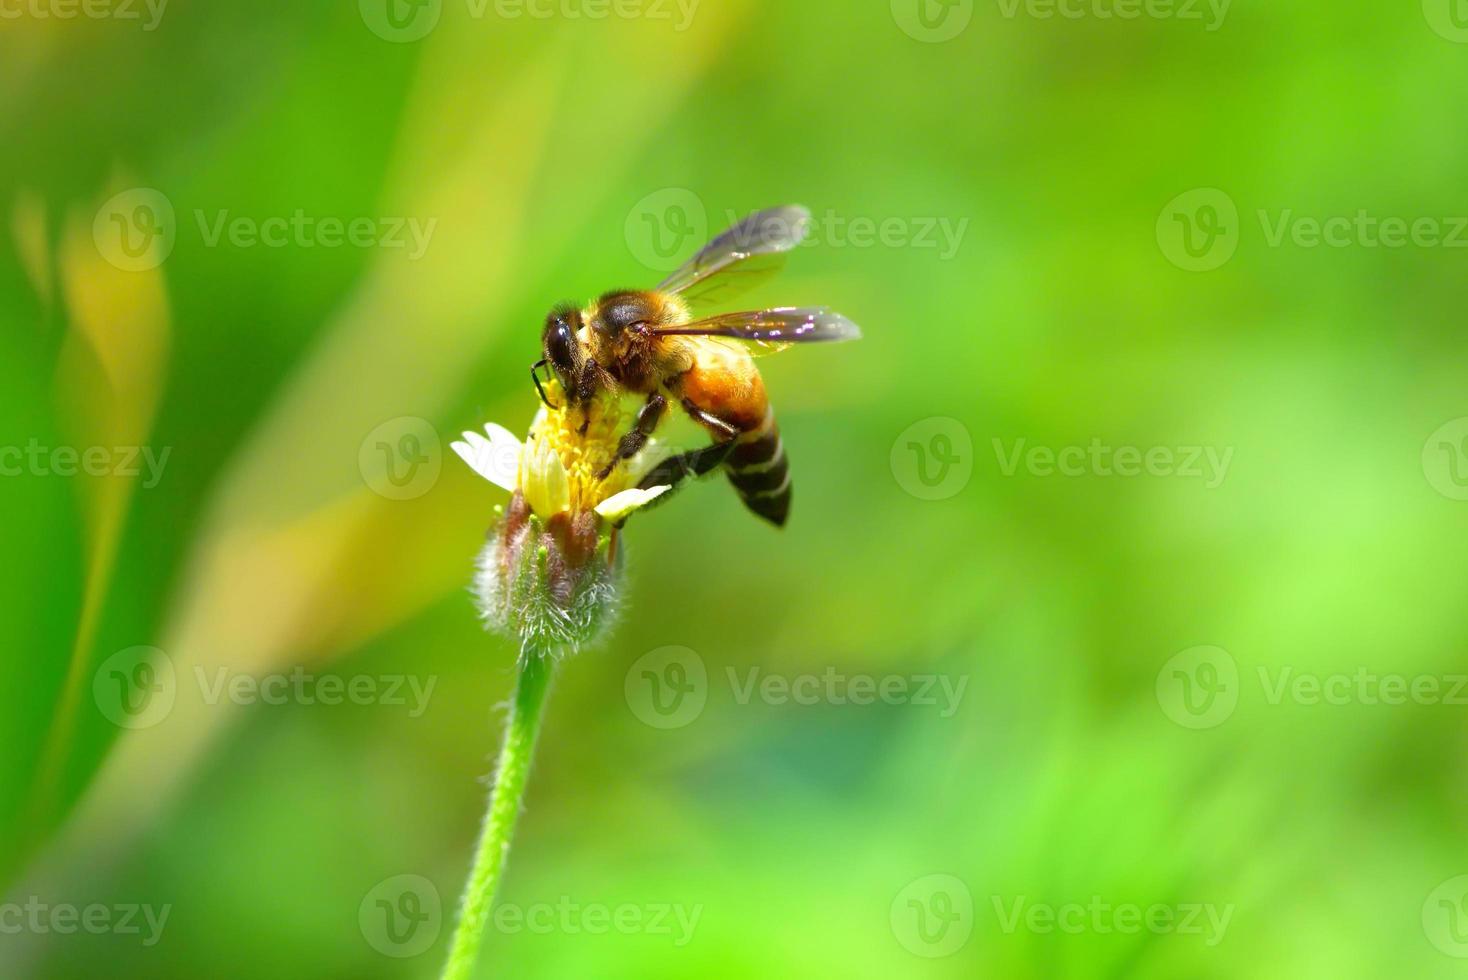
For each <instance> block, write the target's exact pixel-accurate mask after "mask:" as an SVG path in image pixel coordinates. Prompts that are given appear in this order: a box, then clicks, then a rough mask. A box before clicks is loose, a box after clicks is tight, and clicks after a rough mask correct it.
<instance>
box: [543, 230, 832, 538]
mask: <svg viewBox="0 0 1468 980" xmlns="http://www.w3.org/2000/svg"><path fill="white" fill-rule="evenodd" d="M809 224H810V212H809V211H807V210H806V209H805V208H803V207H799V206H794V205H790V206H785V207H778V208H770V209H768V210H764V211H758V212H756V213H754V214H752V215H750V216H749V217H748V218H745V219H744V220H743V221H741V222H739V223H738V224H737V225H735V226H734V227H732V228H730V229H729V230H728V231H725V232H724V233H723V234H721V235H719V236H718V237H717V238H715V239H714V240H713V241H711V242H709V243H708V244H707V245H705V246H704V247H703V248H702V249H701V250H700V251H699V252H698V254H696V255H694V256H693V257H692V258H691V259H689V260H688V261H687V262H686V263H684V264H683V265H682V266H681V267H679V268H678V269H677V271H675V272H674V273H673V274H672V275H670V276H668V278H667V279H665V280H663V281H662V282H661V283H659V284H658V286H657V287H656V288H655V289H650V290H617V291H613V292H610V293H607V294H605V295H603V296H602V297H601V298H600V299H597V300H595V301H594V302H592V303H591V305H590V306H588V307H587V308H586V309H584V310H583V309H579V308H577V307H576V306H575V305H574V304H563V305H561V306H557V307H556V308H554V309H553V310H551V312H550V315H549V316H547V317H546V321H545V328H544V331H543V332H542V334H541V352H542V355H543V356H542V358H541V360H539V361H537V362H536V363H535V364H534V365H533V366H532V367H531V369H530V376H531V378H532V379H533V380H534V381H535V387H536V390H537V391H539V392H540V397H541V399H542V400H543V401H545V403H546V404H547V405H548V406H550V407H552V408H557V407H559V406H555V405H552V403H551V401H550V399H548V398H547V397H546V393H545V389H544V388H543V387H542V386H541V381H540V373H539V372H540V370H541V368H543V367H545V366H546V365H549V366H550V368H551V370H552V371H553V372H554V374H555V377H556V380H557V381H558V382H559V383H560V387H561V390H562V391H563V392H564V395H565V398H566V401H567V403H568V406H569V407H570V408H578V407H581V408H583V409H584V407H585V406H587V405H589V404H590V402H591V400H592V399H593V398H596V397H597V396H598V395H599V394H602V393H605V392H607V391H612V392H631V393H636V394H639V395H645V396H646V401H645V402H644V403H643V405H642V407H641V409H640V410H639V411H638V413H637V417H636V420H635V421H634V422H633V424H632V427H631V428H630V429H629V430H628V431H627V433H626V434H625V435H623V436H622V437H621V438H620V440H619V441H618V443H617V449H616V452H615V453H614V454H613V456H612V460H611V462H610V463H608V464H607V466H606V468H605V469H603V470H602V471H601V473H600V474H598V476H599V477H600V478H601V479H605V478H606V477H607V476H608V475H610V474H611V472H612V471H613V469H614V468H615V467H616V466H619V465H622V464H623V463H625V461H627V460H629V459H631V458H632V457H634V456H636V455H637V453H638V452H639V451H641V450H642V448H643V446H645V445H646V444H647V441H648V439H649V438H651V436H652V435H653V433H654V432H655V431H656V430H657V427H658V424H659V423H660V422H661V421H662V420H663V418H664V416H665V415H666V414H667V411H668V406H669V405H670V404H677V405H678V406H680V407H681V408H682V409H683V411H685V412H687V413H688V415H689V416H690V417H691V418H692V419H693V420H694V421H695V422H697V423H698V424H699V425H701V426H702V427H703V428H705V429H707V430H708V432H709V434H710V435H711V436H712V437H713V442H712V443H711V445H709V446H708V447H705V448H703V449H697V450H693V451H691V452H687V453H683V454H681V455H678V456H675V457H673V458H672V459H669V460H666V461H664V462H662V463H660V464H659V465H658V466H657V467H655V468H654V469H653V470H652V471H651V472H650V473H648V474H647V476H646V477H644V478H643V480H642V481H641V483H640V486H641V487H642V488H644V489H646V488H651V487H654V486H660V485H663V484H668V485H671V486H675V487H676V486H677V484H678V483H679V482H681V481H682V480H683V479H684V478H685V477H687V476H690V475H691V476H703V475H705V474H707V473H710V472H712V471H713V470H714V469H715V468H716V467H718V466H723V467H724V468H725V470H726V471H727V473H728V477H729V482H730V483H732V484H733V485H734V489H735V491H736V492H738V494H739V498H740V500H741V501H743V503H744V506H745V507H747V508H749V509H750V510H751V511H753V512H754V513H755V514H757V515H759V516H760V517H762V518H764V519H765V520H767V521H769V522H770V523H772V524H774V525H776V526H777V527H779V526H783V525H784V524H785V521H786V519H787V518H788V517H789V514H790V500H791V491H790V464H789V462H788V461H787V460H786V458H785V447H784V443H783V442H782V440H781V438H780V430H779V428H778V427H777V426H776V424H775V415H774V411H773V410H772V409H771V407H770V403H769V399H768V397H767V396H766V393H765V385H764V381H763V379H762V378H761V377H760V373H759V370H758V368H756V366H755V363H754V360H753V355H757V354H765V353H771V352H773V351H777V350H783V349H785V348H787V347H789V346H790V345H792V344H800V343H814V342H818V341H837V340H855V339H857V338H859V337H860V336H861V331H860V330H859V329H858V328H857V326H856V324H854V323H852V322H851V321H850V320H848V319H847V318H846V317H844V316H842V315H841V314H839V313H835V312H833V311H832V310H830V309H827V308H825V307H776V308H773V309H766V310H752V311H745V312H740V313H721V314H717V315H714V316H709V317H705V318H703V319H694V318H693V315H692V313H691V307H692V306H693V305H695V304H701V303H707V302H709V301H710V300H712V299H715V298H719V297H723V298H727V297H728V296H729V295H731V294H732V293H733V292H735V291H737V290H742V289H743V288H746V287H748V286H752V285H754V284H755V283H756V282H760V281H763V280H764V279H765V278H767V277H768V276H770V275H772V274H773V273H774V272H776V271H778V269H779V268H780V267H781V266H782V265H783V264H784V259H785V257H786V253H788V252H789V251H790V250H791V249H793V248H795V246H797V245H799V244H800V242H801V241H802V240H803V239H804V238H805V235H806V231H807V229H808V227H809ZM584 427H585V425H584V423H583V429H584Z"/></svg>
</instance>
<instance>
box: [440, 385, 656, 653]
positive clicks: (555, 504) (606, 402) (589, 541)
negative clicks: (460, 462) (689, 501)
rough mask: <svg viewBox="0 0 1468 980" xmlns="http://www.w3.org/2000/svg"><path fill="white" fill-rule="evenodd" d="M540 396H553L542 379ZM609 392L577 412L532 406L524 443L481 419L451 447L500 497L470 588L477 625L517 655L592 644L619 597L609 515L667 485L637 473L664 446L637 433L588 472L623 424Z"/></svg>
mask: <svg viewBox="0 0 1468 980" xmlns="http://www.w3.org/2000/svg"><path fill="white" fill-rule="evenodd" d="M547 394H549V395H550V397H551V399H552V401H554V402H555V403H557V404H560V405H565V404H566V399H565V398H564V397H562V396H561V393H560V392H559V390H557V389H556V388H555V387H554V386H550V387H549V388H548V391H547ZM634 414H635V413H634V411H633V410H631V409H629V408H627V407H626V406H624V404H623V402H622V399H621V398H620V397H619V396H617V395H615V394H613V393H610V392H608V393H604V394H602V395H599V396H597V397H596V398H595V399H593V400H592V402H591V404H590V405H589V406H588V407H587V409H586V411H585V413H584V414H583V413H582V412H581V411H579V410H578V411H569V410H566V409H552V408H549V407H546V406H543V407H542V408H541V409H540V412H539V413H538V414H537V415H536V416H535V421H534V422H533V423H531V426H530V433H529V435H528V437H527V438H526V440H525V442H524V443H523V444H521V442H520V441H519V440H518V439H516V438H515V437H514V436H513V435H512V434H510V432H509V431H508V430H507V429H505V428H503V427H502V426H499V425H495V424H494V423H490V424H488V425H486V426H485V427H484V435H480V434H479V433H477V432H465V433H464V438H463V440H462V441H460V442H455V443H453V449H454V451H455V452H456V453H458V454H459V456H461V457H462V458H463V459H464V461H465V462H466V463H468V464H469V466H470V467H471V468H473V470H474V471H475V472H476V473H478V474H479V475H480V476H483V477H484V478H485V479H487V480H489V481H490V482H491V483H493V484H495V485H496V486H499V487H502V488H504V489H506V490H509V491H510V492H511V494H512V496H511V498H510V503H509V506H508V507H507V508H505V510H504V512H503V515H502V516H501V518H500V520H499V522H498V524H497V525H496V526H495V527H494V528H493V529H492V530H491V532H490V534H489V536H488V540H487V542H486V543H485V546H484V549H483V550H482V551H481V552H480V554H479V559H478V572H477V574H476V575H475V578H474V591H475V594H476V596H477V598H478V600H479V609H480V613H481V615H482V616H483V618H484V621H485V623H486V625H487V626H489V627H491V628H494V629H498V630H501V631H503V632H506V633H509V634H510V635H512V636H515V637H517V638H518V639H519V641H520V648H521V655H522V657H531V656H559V655H561V654H562V653H565V652H568V651H575V650H577V649H580V648H581V647H583V646H586V645H588V644H590V643H593V642H595V641H596V640H597V639H598V638H599V637H600V636H602V635H604V634H605V632H606V631H607V629H608V628H609V627H610V625H611V623H612V622H613V621H614V619H615V617H616V612H617V609H618V606H619V602H620V596H621V567H622V555H621V549H620V548H619V547H618V537H619V533H620V528H621V524H622V522H623V521H625V520H626V519H627V517H628V516H629V515H631V514H632V513H633V512H635V511H637V510H639V509H640V508H642V507H645V506H647V505H648V504H650V503H652V502H653V501H654V500H656V499H657V498H658V497H660V496H662V495H663V494H664V493H666V492H667V491H668V490H669V487H668V486H666V485H660V486H654V487H651V488H649V489H640V488H639V487H638V483H639V482H640V481H641V480H642V478H643V477H644V476H645V475H646V474H647V473H648V472H649V471H650V470H651V469H652V468H653V467H654V466H656V465H657V464H658V463H659V462H660V461H661V460H662V459H663V457H665V456H667V455H669V454H670V453H671V449H670V448H669V447H668V446H666V445H663V444H661V443H659V442H657V441H656V440H652V439H649V440H648V442H647V445H646V446H644V447H643V449H642V451H641V452H639V453H638V454H637V455H636V456H635V457H633V458H632V459H630V460H625V461H623V462H622V463H620V464H619V465H617V466H616V467H613V468H612V470H611V472H610V473H609V474H608V475H607V477H606V479H599V478H598V474H599V473H601V472H602V471H603V470H604V469H605V468H606V465H607V463H609V462H611V460H612V458H613V456H614V455H615V453H616V449H617V443H618V442H619V440H620V439H621V436H622V434H623V433H625V432H626V431H627V430H628V428H629V427H630V426H631V425H632V422H633V418H634Z"/></svg>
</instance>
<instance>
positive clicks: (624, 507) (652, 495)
mask: <svg viewBox="0 0 1468 980" xmlns="http://www.w3.org/2000/svg"><path fill="white" fill-rule="evenodd" d="M671 489H673V488H672V487H670V486H661V487H653V488H652V489H650V490H639V489H637V488H635V487H634V488H633V489H631V490H623V491H622V492H621V493H614V494H612V495H611V496H610V497H608V498H607V499H606V500H603V501H602V502H601V503H599V504H597V505H596V512H597V513H598V514H600V515H601V516H602V518H603V519H604V520H608V521H611V522H612V523H616V522H617V521H620V520H622V519H624V518H625V517H626V516H627V515H628V514H631V513H632V512H633V511H635V510H639V509H641V508H643V507H646V506H647V505H648V504H650V503H652V502H653V501H654V500H656V499H658V498H659V497H661V496H662V495H663V494H665V493H667V492H668V491H669V490H671Z"/></svg>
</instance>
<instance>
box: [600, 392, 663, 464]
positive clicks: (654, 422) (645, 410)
mask: <svg viewBox="0 0 1468 980" xmlns="http://www.w3.org/2000/svg"><path fill="white" fill-rule="evenodd" d="M667 409H668V400H667V399H666V398H664V397H663V396H662V395H661V394H659V393H658V392H656V391H654V392H653V393H652V394H651V395H648V396H647V402H646V404H644V405H643V406H642V408H641V409H639V410H638V412H637V421H636V422H635V423H633V425H632V428H631V429H630V430H629V431H628V432H627V434H626V435H624V436H623V437H622V438H621V439H620V440H619V441H618V442H617V451H616V453H614V454H613V455H612V460H611V462H609V463H607V465H606V466H605V467H603V468H602V471H601V472H600V473H598V474H597V475H596V478H597V479H598V480H605V479H606V478H607V477H609V476H611V475H612V470H614V469H616V468H617V464H618V463H620V462H622V460H624V459H631V458H632V457H633V456H636V455H637V454H638V453H639V452H641V451H642V447H643V446H645V445H647V440H648V438H649V437H650V436H651V435H652V434H653V432H654V431H655V430H656V429H657V427H658V423H659V422H661V421H662V420H663V413H664V412H665V411H667Z"/></svg>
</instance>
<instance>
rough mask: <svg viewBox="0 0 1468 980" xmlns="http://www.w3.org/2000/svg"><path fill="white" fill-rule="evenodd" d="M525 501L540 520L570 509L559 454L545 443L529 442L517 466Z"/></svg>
mask: <svg viewBox="0 0 1468 980" xmlns="http://www.w3.org/2000/svg"><path fill="white" fill-rule="evenodd" d="M520 489H521V490H522V491H523V492H524V494H525V502H526V503H528V504H529V505H530V509H531V510H532V511H534V512H535V513H537V514H539V515H540V516H541V517H550V516H551V515H552V514H558V513H560V512H561V511H563V510H570V508H571V489H570V483H569V480H568V478H567V476H566V467H565V466H564V465H562V463H561V457H560V455H559V454H558V453H557V452H556V451H555V450H554V449H552V448H551V447H550V446H549V445H548V444H547V443H546V442H545V441H544V440H540V439H535V440H531V442H530V443H528V444H527V446H526V451H525V454H524V457H523V459H522V460H521V464H520Z"/></svg>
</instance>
